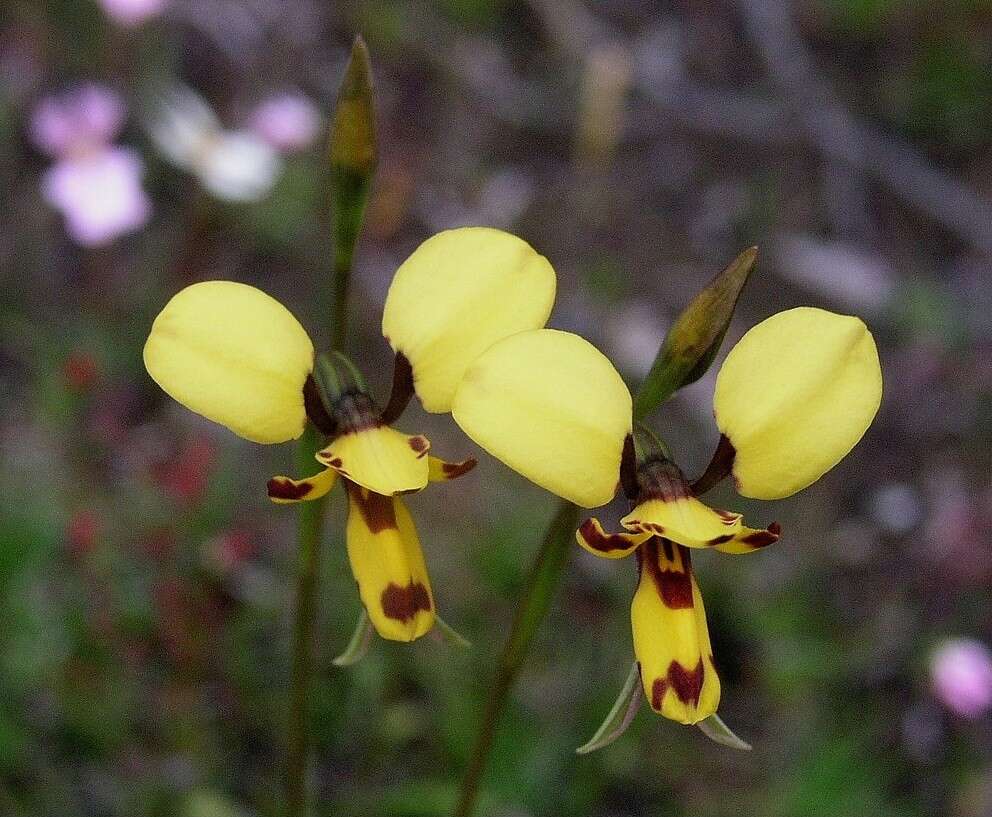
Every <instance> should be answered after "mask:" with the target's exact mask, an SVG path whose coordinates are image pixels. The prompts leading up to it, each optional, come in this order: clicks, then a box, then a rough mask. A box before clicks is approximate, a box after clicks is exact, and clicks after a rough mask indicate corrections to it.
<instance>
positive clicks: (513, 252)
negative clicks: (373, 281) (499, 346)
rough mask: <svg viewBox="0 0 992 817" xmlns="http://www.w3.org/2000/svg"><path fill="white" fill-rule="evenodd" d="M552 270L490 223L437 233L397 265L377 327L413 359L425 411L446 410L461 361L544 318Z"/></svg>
mask: <svg viewBox="0 0 992 817" xmlns="http://www.w3.org/2000/svg"><path fill="white" fill-rule="evenodd" d="M554 299H555V271H554V269H552V267H551V264H550V263H548V260H547V259H546V258H545V257H544V256H542V255H539V254H538V253H537V252H535V250H534V249H533V248H532V247H531V246H530V245H529V244H528V243H527V242H526V241H523V240H522V239H519V238H517V237H516V236H513V235H510V234H509V233H504V232H503V231H501V230H493V229H490V228H488V227H462V228H460V229H457V230H447V231H445V232H443V233H438V234H437V235H435V236H434V237H432V238H429V239H427V241H425V242H424V243H423V244H421V245H420V246H419V247H418V248H417V249H416V250H415V251H414V253H413V255H411V256H410V257H409V258H408V259H407V260H406V261H404V262H403V264H401V265H400V268H399V269H398V270H396V275H395V276H394V278H393V283H392V285H391V286H390V287H389V294H388V295H387V296H386V306H385V308H384V310H383V313H382V333H383V335H385V336H386V339H387V340H388V341H389V343H390V345H391V346H392V347H393V349H394V350H396V351H397V352H402V353H403V354H404V355H405V356H406V357H407V359H408V360H409V361H410V364H411V365H412V367H413V380H414V388H415V389H416V391H417V394H418V396H419V397H420V399H421V401H422V402H423V404H424V408H425V409H427V411H432V412H446V411H450V410H451V401H452V398H453V397H454V394H455V389H456V387H457V386H458V382H459V381H460V380H461V379H462V375H463V374H464V373H465V369H466V368H467V367H468V366H469V364H471V363H472V361H473V360H475V358H477V357H478V356H479V355H480V354H482V352H484V351H485V350H486V349H488V348H489V347H490V346H491V345H492V344H494V343H495V342H496V341H498V340H501V339H502V338H505V337H507V336H508V335H513V334H516V333H517V332H522V331H524V330H527V329H537V328H539V327H541V326H544V324H545V322H546V321H547V320H548V316H549V315H550V314H551V307H552V305H553V303H554Z"/></svg>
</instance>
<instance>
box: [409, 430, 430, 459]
mask: <svg viewBox="0 0 992 817" xmlns="http://www.w3.org/2000/svg"><path fill="white" fill-rule="evenodd" d="M407 442H408V443H410V448H412V449H413V450H414V451H416V452H417V454H418V456H417V459H418V460H419V459H420V458H421V457H422V456H424V454H426V453H427V449H428V448H430V443H428V442H427V439H426V438H425V437H421V436H419V435H418V436H416V437H408V438H407Z"/></svg>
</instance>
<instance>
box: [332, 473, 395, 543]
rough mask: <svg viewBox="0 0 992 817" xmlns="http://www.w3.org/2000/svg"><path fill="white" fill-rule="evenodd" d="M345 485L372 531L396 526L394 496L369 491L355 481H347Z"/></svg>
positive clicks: (375, 531)
mask: <svg viewBox="0 0 992 817" xmlns="http://www.w3.org/2000/svg"><path fill="white" fill-rule="evenodd" d="M345 485H346V486H347V489H348V496H349V498H350V499H351V500H352V502H354V504H355V507H356V508H357V509H358V512H359V513H360V514H361V515H362V519H364V520H365V525H366V527H368V529H369V530H370V531H371V532H372V533H380V532H382V531H384V530H390V529H393V528H396V510H395V508H394V507H393V498H392V497H390V496H383V495H382V494H376V493H373V492H372V491H367V490H365V489H363V488H360V487H359V486H358V485H356V484H355V483H354V482H346V483H345Z"/></svg>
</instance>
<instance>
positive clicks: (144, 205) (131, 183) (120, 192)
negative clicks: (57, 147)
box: [41, 147, 151, 247]
mask: <svg viewBox="0 0 992 817" xmlns="http://www.w3.org/2000/svg"><path fill="white" fill-rule="evenodd" d="M142 169H143V168H142V163H141V159H140V158H139V157H138V155H137V154H136V153H135V152H134V151H133V150H130V149H129V148H121V147H105V148H99V149H96V150H93V151H90V152H88V153H85V154H82V155H79V156H74V157H69V158H66V159H63V160H62V161H60V162H57V163H56V164H55V165H53V166H52V167H51V168H49V169H48V170H47V171H46V172H45V174H44V176H42V180H41V191H42V195H43V196H44V198H45V201H47V202H48V203H49V204H50V205H51V206H52V207H54V208H55V209H57V210H59V211H60V212H61V213H62V214H63V215H64V216H65V220H66V229H67V230H68V231H69V234H70V235H71V236H72V237H73V239H75V240H76V241H77V242H78V243H80V244H82V245H84V246H88V247H93V246H98V245H101V244H106V243H107V242H109V241H112V240H113V239H115V238H117V237H118V236H120V235H123V234H125V233H129V232H133V231H134V230H137V229H138V228H139V227H141V226H143V225H144V224H145V222H147V221H148V218H149V216H150V215H151V202H150V201H149V199H148V196H147V195H146V194H145V191H144V190H143V189H142V187H141V174H142Z"/></svg>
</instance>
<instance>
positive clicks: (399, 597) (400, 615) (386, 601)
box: [379, 580, 431, 622]
mask: <svg viewBox="0 0 992 817" xmlns="http://www.w3.org/2000/svg"><path fill="white" fill-rule="evenodd" d="M379 602H380V604H381V605H382V612H383V613H384V614H385V615H386V616H387V617H388V618H393V619H396V620H397V621H403V622H406V621H410V620H411V619H413V618H414V616H416V615H417V613H418V612H419V611H421V610H425V611H427V612H430V610H431V595H430V593H428V592H427V588H426V587H424V585H422V584H421V583H420V582H414V581H412V580H411V581H410V583H409V584H408V585H407V586H406V587H400V586H399V585H398V584H393V583H392V582H390V583H389V584H388V585H387V586H386V589H385V590H383V591H382V597H381V598H380V599H379Z"/></svg>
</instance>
